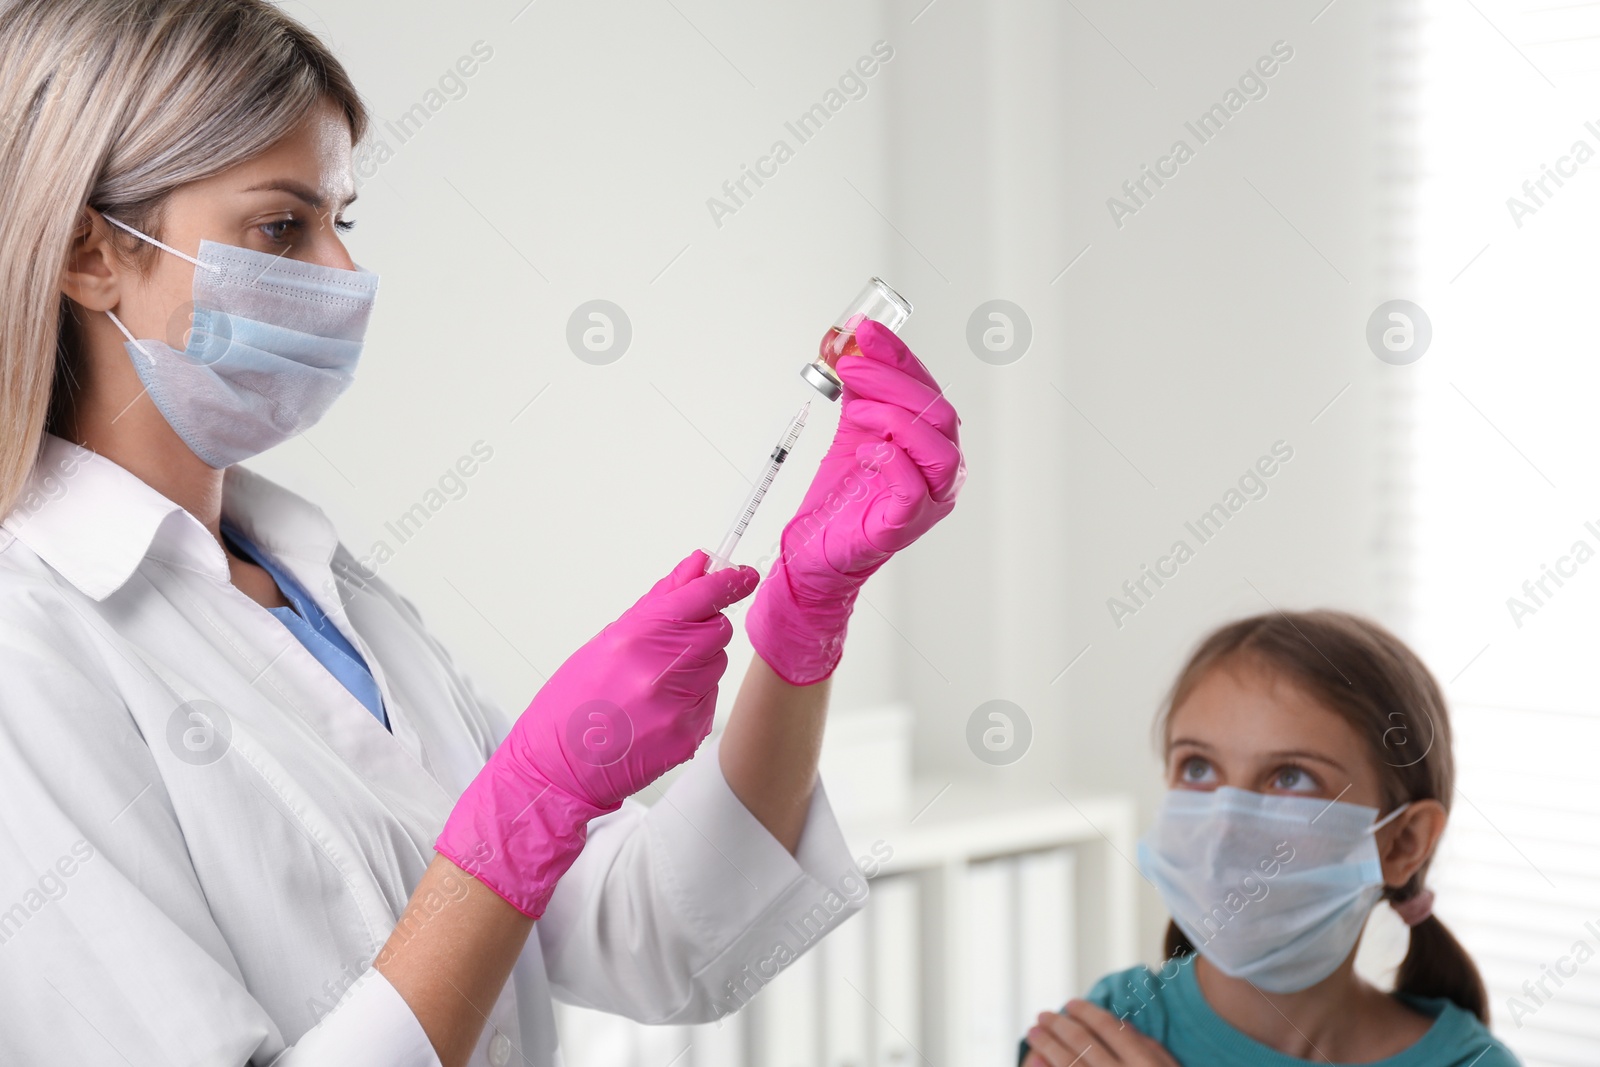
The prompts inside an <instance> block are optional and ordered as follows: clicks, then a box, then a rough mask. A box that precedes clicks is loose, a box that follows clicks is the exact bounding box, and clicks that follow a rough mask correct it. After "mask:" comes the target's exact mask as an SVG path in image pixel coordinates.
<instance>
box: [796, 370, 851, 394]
mask: <svg viewBox="0 0 1600 1067" xmlns="http://www.w3.org/2000/svg"><path fill="white" fill-rule="evenodd" d="M800 377H802V378H804V379H805V380H806V383H807V384H808V385H810V386H811V387H812V388H813V389H815V390H816V391H817V392H819V393H821V394H822V395H823V396H825V397H827V398H828V399H829V400H838V399H839V397H841V396H843V395H844V385H843V384H841V383H840V381H839V380H838V379H837V378H835V377H833V376H832V375H831V374H829V373H828V371H827V368H826V367H822V366H818V365H817V364H815V363H807V364H806V365H805V366H804V367H801V368H800Z"/></svg>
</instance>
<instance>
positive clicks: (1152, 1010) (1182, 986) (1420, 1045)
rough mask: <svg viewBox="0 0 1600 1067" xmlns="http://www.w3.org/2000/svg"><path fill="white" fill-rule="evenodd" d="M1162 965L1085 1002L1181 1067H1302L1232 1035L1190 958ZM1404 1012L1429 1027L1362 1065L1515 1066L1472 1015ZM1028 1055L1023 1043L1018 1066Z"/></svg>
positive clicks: (1433, 1003)
mask: <svg viewBox="0 0 1600 1067" xmlns="http://www.w3.org/2000/svg"><path fill="white" fill-rule="evenodd" d="M1181 959H1182V960H1183V961H1184V962H1182V963H1178V962H1169V964H1168V965H1167V967H1166V970H1168V971H1170V970H1172V969H1173V968H1176V969H1177V972H1178V973H1177V976H1176V977H1171V978H1166V979H1163V978H1162V976H1161V974H1160V973H1159V972H1156V971H1153V970H1151V969H1150V968H1149V967H1146V966H1144V965H1142V964H1141V965H1140V966H1138V967H1130V968H1128V969H1127V970H1126V971H1118V972H1116V973H1115V974H1108V975H1106V976H1105V977H1104V978H1102V979H1100V981H1098V982H1096V983H1095V985H1094V988H1093V989H1090V990H1089V992H1088V993H1087V994H1085V996H1084V998H1083V999H1084V1000H1087V1001H1088V1002H1089V1003H1091V1004H1094V1005H1097V1006H1099V1007H1101V1008H1104V1009H1105V1010H1106V1011H1109V1012H1111V1013H1112V1014H1113V1015H1115V1016H1117V1017H1118V1018H1119V1019H1123V1020H1125V1021H1126V1022H1128V1023H1131V1024H1132V1025H1133V1026H1134V1027H1135V1028H1136V1029H1138V1030H1139V1031H1140V1032H1141V1033H1143V1034H1145V1035H1146V1036H1148V1037H1152V1038H1155V1039H1156V1040H1157V1041H1159V1042H1161V1044H1162V1045H1164V1046H1165V1047H1166V1050H1167V1052H1168V1053H1169V1054H1170V1055H1171V1056H1172V1058H1173V1059H1175V1060H1177V1061H1178V1063H1180V1064H1182V1065H1183V1067H1306V1064H1308V1063H1311V1062H1319V1063H1324V1064H1325V1063H1326V1061H1323V1060H1318V1061H1311V1060H1303V1059H1300V1058H1299V1057H1297V1056H1287V1055H1285V1054H1283V1053H1282V1052H1278V1051H1277V1050H1276V1049H1272V1048H1268V1047H1267V1046H1266V1045H1263V1044H1262V1043H1261V1042H1259V1041H1257V1040H1255V1039H1254V1038H1252V1037H1248V1036H1246V1035H1245V1034H1243V1033H1240V1032H1239V1031H1238V1030H1236V1029H1234V1028H1233V1026H1231V1025H1230V1024H1229V1023H1228V1022H1226V1021H1225V1020H1224V1019H1223V1018H1222V1016H1220V1015H1218V1014H1217V1013H1216V1012H1215V1011H1213V1010H1212V1009H1211V1005H1210V1004H1207V1003H1206V999H1205V996H1204V994H1202V993H1201V992H1200V982H1199V979H1197V978H1196V977H1195V969H1194V967H1193V965H1192V961H1193V959H1194V957H1192V956H1186V957H1181ZM1395 996H1398V997H1399V998H1400V999H1401V1000H1402V1001H1404V1002H1405V1003H1406V1004H1407V1005H1408V1006H1410V1007H1412V1008H1415V1009H1416V1010H1417V1011H1420V1012H1422V1013H1423V1014H1424V1015H1429V1016H1432V1017H1433V1025H1432V1026H1431V1027H1429V1029H1428V1032H1427V1033H1425V1034H1423V1035H1422V1037H1421V1038H1419V1039H1418V1040H1417V1042H1416V1043H1415V1044H1413V1045H1412V1046H1411V1047H1410V1048H1408V1049H1405V1050H1404V1051H1403V1052H1400V1053H1399V1054H1397V1055H1394V1056H1389V1057H1387V1058H1385V1059H1381V1060H1373V1061H1371V1062H1369V1063H1366V1064H1363V1065H1362V1067H1519V1063H1518V1061H1517V1058H1516V1057H1515V1056H1513V1055H1512V1054H1511V1050H1510V1049H1508V1048H1506V1047H1505V1046H1504V1045H1503V1044H1501V1043H1500V1042H1499V1041H1497V1040H1496V1039H1495V1038H1494V1037H1493V1035H1491V1034H1490V1033H1489V1031H1488V1029H1487V1028H1485V1027H1484V1025H1483V1024H1482V1023H1480V1022H1479V1021H1478V1019H1477V1017H1476V1016H1474V1015H1473V1014H1472V1013H1471V1012H1467V1011H1464V1010H1462V1009H1461V1008H1460V1007H1458V1006H1457V1005H1456V1004H1454V1003H1453V1002H1451V1001H1449V1000H1443V999H1439V998H1434V997H1413V996H1409V995H1407V994H1404V993H1397V994H1395ZM1027 1055H1028V1043H1027V1042H1026V1041H1023V1042H1022V1046H1021V1050H1020V1052H1019V1054H1018V1056H1017V1063H1018V1064H1019V1065H1020V1064H1021V1063H1022V1061H1023V1060H1024V1059H1026V1058H1027Z"/></svg>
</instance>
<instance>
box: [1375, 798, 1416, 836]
mask: <svg viewBox="0 0 1600 1067" xmlns="http://www.w3.org/2000/svg"><path fill="white" fill-rule="evenodd" d="M1410 806H1411V801H1409V800H1408V801H1406V802H1405V803H1404V804H1402V805H1400V806H1399V807H1398V808H1395V809H1394V810H1393V811H1391V812H1390V813H1389V814H1387V815H1385V816H1384V817H1383V818H1381V819H1379V820H1378V821H1377V822H1375V823H1373V824H1372V825H1371V826H1369V827H1367V833H1369V834H1375V833H1377V832H1378V831H1379V830H1381V829H1383V828H1384V827H1385V826H1388V825H1389V824H1390V823H1391V822H1393V821H1394V820H1395V817H1396V816H1398V815H1399V814H1400V813H1401V812H1402V811H1405V810H1406V809H1407V808H1409V807H1410Z"/></svg>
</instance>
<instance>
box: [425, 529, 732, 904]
mask: <svg viewBox="0 0 1600 1067" xmlns="http://www.w3.org/2000/svg"><path fill="white" fill-rule="evenodd" d="M706 561H707V556H706V554H705V553H704V552H702V551H699V550H698V549H697V550H695V551H694V552H692V553H690V554H689V556H687V557H686V558H685V559H684V560H683V561H682V562H680V563H679V564H678V565H677V566H676V567H674V568H673V570H672V573H671V574H668V575H667V576H666V577H665V578H663V579H661V580H660V581H659V582H657V583H656V584H655V585H654V586H653V587H652V588H651V589H650V591H649V592H647V593H646V594H645V595H644V596H642V597H640V598H639V599H638V601H637V602H635V603H634V605H633V607H631V608H629V609H628V610H627V611H626V612H624V613H623V614H622V616H621V617H620V618H618V619H617V620H616V621H615V622H613V623H611V624H610V625H608V626H606V627H605V628H604V629H603V630H601V631H600V632H599V633H598V634H596V635H595V636H594V637H593V638H591V639H590V640H589V642H588V643H587V644H585V645H584V646H583V647H582V648H580V649H578V650H577V651H576V652H574V653H573V654H572V655H571V656H569V657H568V658H567V660H566V662H564V663H562V664H561V666H560V667H558V668H557V669H556V672H555V673H554V674H552V675H551V676H550V680H549V681H547V682H545V684H544V685H543V686H541V687H540V689H539V692H538V693H536V694H535V695H534V698H533V702H532V703H531V704H529V705H528V708H527V710H526V711H524V712H523V713H522V714H521V715H520V716H519V717H518V718H517V721H516V723H515V724H514V725H513V726H512V727H511V731H510V733H508V734H507V735H506V738H505V740H504V741H502V742H501V743H500V747H499V748H497V749H495V751H494V753H493V754H492V755H491V756H490V757H489V760H488V762H487V763H486V764H485V765H484V768H483V770H482V771H480V772H479V773H478V776H477V777H476V778H474V779H473V780H472V782H471V784H470V785H468V786H467V788H466V791H465V792H464V793H462V794H461V799H460V800H459V801H457V803H456V806H455V809H454V810H453V811H452V812H451V813H450V818H449V819H448V820H447V821H446V823H445V827H444V831H443V832H442V833H441V834H440V835H439V839H438V840H437V841H436V842H435V843H434V848H435V849H436V850H437V851H438V852H439V854H440V855H442V856H444V857H445V858H446V859H448V860H450V861H451V862H452V863H454V864H455V865H456V866H457V867H460V868H461V869H462V870H463V871H466V872H467V873H468V874H470V875H472V876H473V877H474V878H476V879H478V881H480V882H482V883H484V884H485V885H486V886H488V887H489V888H490V889H492V890H494V891H495V893H497V894H499V895H500V896H501V897H502V898H504V899H505V900H506V902H507V903H509V904H510V905H511V906H512V907H514V908H516V909H517V910H518V911H520V912H522V913H523V914H524V915H527V916H528V917H529V918H533V919H537V918H538V917H539V916H540V915H541V914H543V912H544V908H545V905H546V904H547V903H548V902H549V900H550V896H551V894H552V893H554V892H555V886H556V882H557V881H558V880H559V879H560V878H561V876H562V875H563V874H565V873H566V871H567V868H568V867H570V866H571V865H572V863H573V861H574V860H576V859H577V857H578V853H579V852H580V851H582V849H583V844H584V840H585V838H586V834H587V829H588V824H589V820H591V819H593V818H596V817H598V816H600V815H603V814H605V813H606V812H608V811H615V810H616V809H617V808H618V807H620V806H621V804H622V802H623V800H624V799H626V798H627V797H629V796H631V795H632V794H634V793H637V792H638V791H639V790H641V789H643V788H644V787H645V786H647V785H649V784H650V783H651V782H653V781H655V780H656V779H657V778H659V777H660V776H661V775H663V774H665V773H666V772H667V771H668V770H669V769H671V768H672V767H675V766H677V765H678V764H680V763H682V762H684V761H685V760H687V759H689V757H691V756H693V755H694V752H695V749H697V748H698V747H699V746H700V742H702V741H704V740H705V738H706V735H707V734H709V733H710V732H711V719H712V716H713V714H714V713H715V712H716V707H717V683H718V682H719V681H720V680H721V678H722V673H723V671H724V670H726V669H727V666H728V654H727V652H726V651H724V649H725V648H726V647H727V644H728V641H729V640H730V639H731V638H732V637H733V623H731V622H729V621H728V618H727V616H726V615H723V614H722V611H723V609H724V608H726V607H728V606H729V605H730V604H733V603H736V602H737V601H740V600H743V599H744V598H745V597H747V596H749V595H750V592H751V591H752V590H753V589H754V588H755V586H756V582H757V580H758V579H759V578H760V575H759V574H758V573H757V571H756V570H755V568H754V567H737V568H729V569H726V570H720V571H713V572H712V573H710V574H705V573H703V572H704V571H705V566H706Z"/></svg>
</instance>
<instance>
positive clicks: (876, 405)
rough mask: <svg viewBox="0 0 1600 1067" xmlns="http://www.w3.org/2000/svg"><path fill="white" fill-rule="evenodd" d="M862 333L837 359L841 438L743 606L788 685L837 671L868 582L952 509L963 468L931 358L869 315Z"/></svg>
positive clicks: (753, 638)
mask: <svg viewBox="0 0 1600 1067" xmlns="http://www.w3.org/2000/svg"><path fill="white" fill-rule="evenodd" d="M856 344H857V346H858V347H859V348H860V350H861V355H860V356H844V357H841V358H840V360H839V362H838V366H837V368H836V369H837V371H838V374H839V377H840V379H841V380H842V382H843V383H844V393H843V408H842V410H841V411H840V414H839V428H838V430H837V431H836V432H835V434H834V437H833V443H832V445H831V447H830V448H829V449H828V452H827V454H826V455H824V456H823V458H822V463H821V465H820V466H819V468H818V470H817V474H816V477H815V478H814V479H813V480H812V482H811V487H810V489H809V490H807V492H806V496H805V499H804V500H803V501H802V502H801V504H800V509H799V511H798V512H796V514H795V516H794V518H793V519H791V520H790V521H789V523H788V525H786V526H785V527H784V529H783V533H782V534H781V535H780V538H779V544H780V546H781V551H780V554H779V558H778V560H777V562H775V563H774V564H773V565H772V569H771V570H770V571H769V572H768V574H767V579H766V581H765V582H763V583H762V585H761V588H760V590H759V591H758V592H757V594H756V599H755V600H754V601H753V602H752V603H751V605H750V610H749V612H748V613H747V614H746V616H745V629H746V631H747V632H748V633H749V634H750V642H751V644H752V645H753V646H754V648H755V650H756V653H757V654H758V655H760V656H761V658H762V659H763V660H765V661H766V662H767V664H768V666H770V667H771V668H772V669H773V671H774V672H776V673H777V675H778V676H779V677H780V678H782V679H783V680H784V681H786V682H788V683H789V684H790V685H810V684H812V683H814V682H819V681H821V680H822V679H824V678H826V677H827V676H828V675H829V674H831V673H832V672H833V670H834V668H835V667H836V666H837V665H838V662H839V657H840V655H841V653H842V651H843V645H844V633H845V627H846V624H847V622H848V621H849V617H850V612H851V610H852V608H853V607H854V604H855V599H856V594H857V592H858V591H859V590H860V588H861V586H862V584H863V583H865V582H866V580H867V579H868V578H869V577H871V576H872V574H873V573H874V572H876V571H877V570H878V568H880V567H882V566H883V564H884V563H886V562H888V560H889V558H890V557H891V556H893V555H894V553H896V552H898V551H900V550H901V549H903V548H905V547H906V546H908V545H910V544H911V543H912V542H913V541H915V540H916V539H917V538H919V537H921V536H922V535H923V534H924V533H926V532H927V531H928V530H929V529H931V528H932V527H933V525H934V524H935V523H937V522H938V521H939V520H941V519H943V518H944V517H945V516H946V515H948V514H950V511H951V509H953V508H954V507H955V506H956V494H957V493H959V492H960V491H961V486H962V483H963V482H965V481H966V477H967V468H966V463H965V461H964V460H963V459H962V455H961V445H960V433H959V427H960V425H961V419H960V417H959V416H958V415H957V414H956V411H955V408H953V407H951V405H950V401H948V400H946V399H945V397H944V395H943V392H942V391H941V390H940V388H939V384H938V383H937V382H936V381H934V378H933V375H931V374H929V373H928V368H926V367H925V366H923V365H922V361H921V360H919V359H917V357H916V356H915V355H913V354H912V352H911V350H910V349H909V348H907V347H906V346H905V343H904V342H903V341H901V340H900V338H898V337H896V336H895V335H894V333H893V331H891V330H889V329H888V327H886V326H883V325H881V324H879V323H876V322H873V321H871V320H867V321H865V322H862V323H861V324H860V326H859V327H857V329H856Z"/></svg>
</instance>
